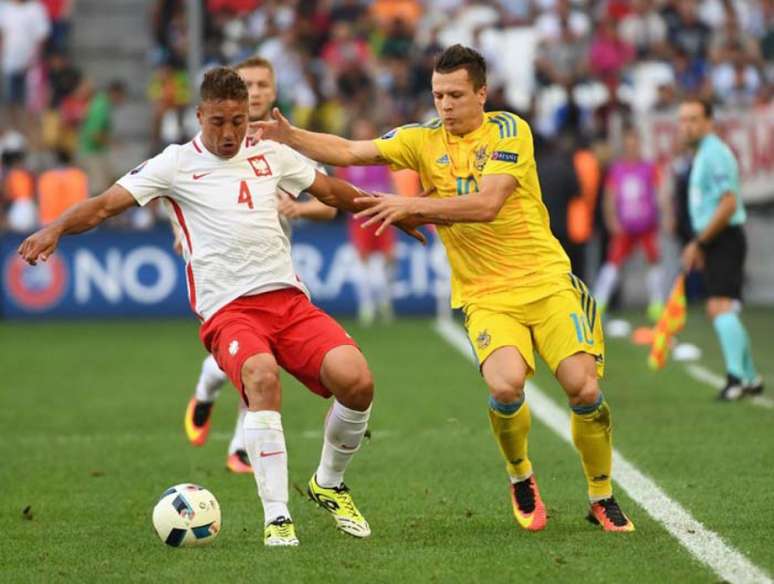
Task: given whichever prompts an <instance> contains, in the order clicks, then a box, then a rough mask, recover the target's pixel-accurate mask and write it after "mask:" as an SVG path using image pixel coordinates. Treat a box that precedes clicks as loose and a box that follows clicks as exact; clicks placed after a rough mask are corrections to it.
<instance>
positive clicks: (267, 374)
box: [242, 357, 280, 403]
mask: <svg viewBox="0 0 774 584" xmlns="http://www.w3.org/2000/svg"><path fill="white" fill-rule="evenodd" d="M242 384H243V385H244V388H245V393H246V394H247V399H248V400H249V401H250V402H251V403H252V402H253V400H254V399H256V398H257V399H264V398H265V397H267V396H272V397H273V396H276V395H279V391H280V378H279V367H278V366H277V364H276V363H274V362H273V361H269V360H266V359H261V358H259V357H251V358H250V359H248V360H247V361H245V363H244V365H243V366H242Z"/></svg>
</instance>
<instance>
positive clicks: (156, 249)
mask: <svg viewBox="0 0 774 584" xmlns="http://www.w3.org/2000/svg"><path fill="white" fill-rule="evenodd" d="M22 239H23V238H22V237H21V236H14V235H4V236H2V238H0V260H1V261H2V264H1V267H2V306H1V308H0V309H1V310H2V316H3V317H4V318H9V319H11V318H17V319H18V318H25V319H46V318H86V317H88V318H104V317H108V318H109V317H133V316H163V317H175V316H192V313H191V310H190V306H189V304H188V295H187V291H186V279H185V271H184V264H183V262H182V260H181V259H180V258H179V257H178V256H177V255H176V254H175V252H174V250H173V249H172V234H171V231H170V229H169V228H168V227H167V226H164V225H162V226H159V227H158V228H156V229H153V230H151V231H143V232H125V231H114V230H108V229H103V230H98V231H94V232H92V233H88V234H84V235H77V236H69V237H65V238H63V239H62V241H61V242H60V246H59V248H58V249H57V252H56V253H55V254H54V255H53V256H52V257H51V258H49V260H48V261H47V262H42V263H40V264H39V265H37V266H34V267H33V266H28V265H27V264H25V263H24V262H23V261H22V260H21V259H20V258H19V257H18V255H17V254H16V248H17V247H18V246H19V244H20V243H21V241H22ZM395 258H396V263H395V269H394V276H393V283H392V295H393V298H394V301H395V310H396V312H397V313H398V314H414V315H422V314H433V313H435V310H436V306H437V300H436V298H439V297H440V298H441V299H442V300H441V302H444V301H445V300H444V299H446V298H448V266H447V263H446V256H445V253H444V251H443V248H442V246H441V244H440V243H439V242H438V241H435V240H433V241H432V242H431V243H430V245H428V246H422V245H420V244H419V243H418V242H415V241H414V240H413V239H411V238H409V237H407V236H405V235H403V234H402V233H401V234H400V236H399V237H398V238H397V244H396V247H395ZM293 261H294V263H295V266H296V270H297V272H298V274H299V276H300V277H301V279H302V280H303V281H304V283H305V284H306V285H307V287H308V288H309V290H310V292H311V293H312V299H313V301H314V302H315V304H317V305H318V306H320V307H321V308H323V309H324V310H327V311H329V312H330V313H331V314H338V315H353V314H355V313H356V311H357V303H356V294H355V283H356V281H357V274H358V272H357V269H358V268H357V262H358V259H357V253H356V252H355V250H354V249H353V248H352V246H350V245H349V243H348V241H347V231H346V224H345V222H343V221H336V222H334V223H326V224H313V223H308V224H304V225H302V226H300V227H297V228H296V230H295V232H294V241H293Z"/></svg>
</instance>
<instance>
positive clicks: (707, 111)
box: [683, 97, 715, 120]
mask: <svg viewBox="0 0 774 584" xmlns="http://www.w3.org/2000/svg"><path fill="white" fill-rule="evenodd" d="M683 103H697V104H699V105H700V106H701V109H702V111H703V112H704V117H705V118H707V119H708V120H711V119H712V116H713V115H714V113H715V106H713V105H712V102H711V101H709V100H707V99H701V98H699V97H689V98H687V99H685V100H683Z"/></svg>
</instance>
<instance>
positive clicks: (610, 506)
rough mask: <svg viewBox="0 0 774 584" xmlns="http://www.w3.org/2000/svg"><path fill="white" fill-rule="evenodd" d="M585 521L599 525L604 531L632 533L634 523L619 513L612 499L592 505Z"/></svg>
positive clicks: (621, 512)
mask: <svg viewBox="0 0 774 584" xmlns="http://www.w3.org/2000/svg"><path fill="white" fill-rule="evenodd" d="M587 519H588V520H589V521H591V523H594V524H595V525H601V526H602V529H604V530H605V531H634V523H632V522H631V520H630V519H629V518H628V517H627V516H626V515H625V514H624V512H623V511H621V507H619V506H618V502H617V501H616V500H615V499H614V498H613V497H610V498H609V499H602V500H601V501H596V502H594V503H592V504H591V509H590V510H589V515H588V517H587Z"/></svg>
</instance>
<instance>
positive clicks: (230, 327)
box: [199, 288, 357, 401]
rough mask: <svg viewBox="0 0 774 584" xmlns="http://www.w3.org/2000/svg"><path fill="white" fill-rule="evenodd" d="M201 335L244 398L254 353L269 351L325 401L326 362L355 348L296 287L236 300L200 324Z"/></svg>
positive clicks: (343, 333) (345, 335) (284, 367)
mask: <svg viewBox="0 0 774 584" xmlns="http://www.w3.org/2000/svg"><path fill="white" fill-rule="evenodd" d="M199 337H200V338H201V340H202V343H204V346H205V347H206V348H207V350H208V351H209V352H210V353H212V355H213V357H215V361H217V363H218V366H219V367H220V368H221V369H222V370H223V371H224V372H225V373H226V375H228V378H229V379H230V380H231V382H232V383H233V384H234V387H237V388H239V391H240V392H241V393H242V394H243V398H244V388H243V387H242V366H243V365H244V363H245V361H246V360H247V359H248V358H250V357H252V356H253V355H257V354H259V353H271V354H272V355H274V358H275V359H276V360H277V363H278V364H279V366H280V367H282V368H283V369H284V370H285V371H287V372H288V373H290V374H291V375H293V376H294V377H295V378H296V379H298V380H299V381H300V382H301V383H303V384H304V385H306V386H307V387H308V388H309V389H310V390H311V391H312V392H314V393H316V394H317V395H319V396H322V397H326V398H327V397H330V396H331V392H330V391H329V390H328V389H327V388H326V387H325V386H324V385H323V383H322V380H321V379H320V369H321V367H322V362H323V358H324V357H325V355H326V354H327V353H328V351H330V350H331V349H335V348H336V347H340V346H342V345H351V346H353V347H357V344H356V343H355V341H353V340H352V338H351V337H350V336H349V335H348V334H347V332H346V331H345V330H344V329H343V328H342V327H341V325H340V324H339V323H337V322H336V321H335V320H333V319H332V318H331V317H330V316H328V315H327V314H326V313H325V312H323V311H322V310H320V309H319V308H317V307H316V306H315V305H314V304H312V303H311V302H310V301H309V298H307V296H306V294H304V293H303V292H301V290H298V289H297V288H284V289H282V290H276V291H274V292H266V293H265V294H257V295H255V296H242V297H241V298H237V299H236V300H233V301H232V302H230V303H229V304H227V305H226V306H224V307H223V308H221V309H220V310H219V311H218V312H216V313H215V315H214V316H213V317H212V318H210V319H209V320H208V321H207V322H205V323H204V324H203V325H202V328H201V330H200V331H199ZM245 401H246V400H245Z"/></svg>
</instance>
